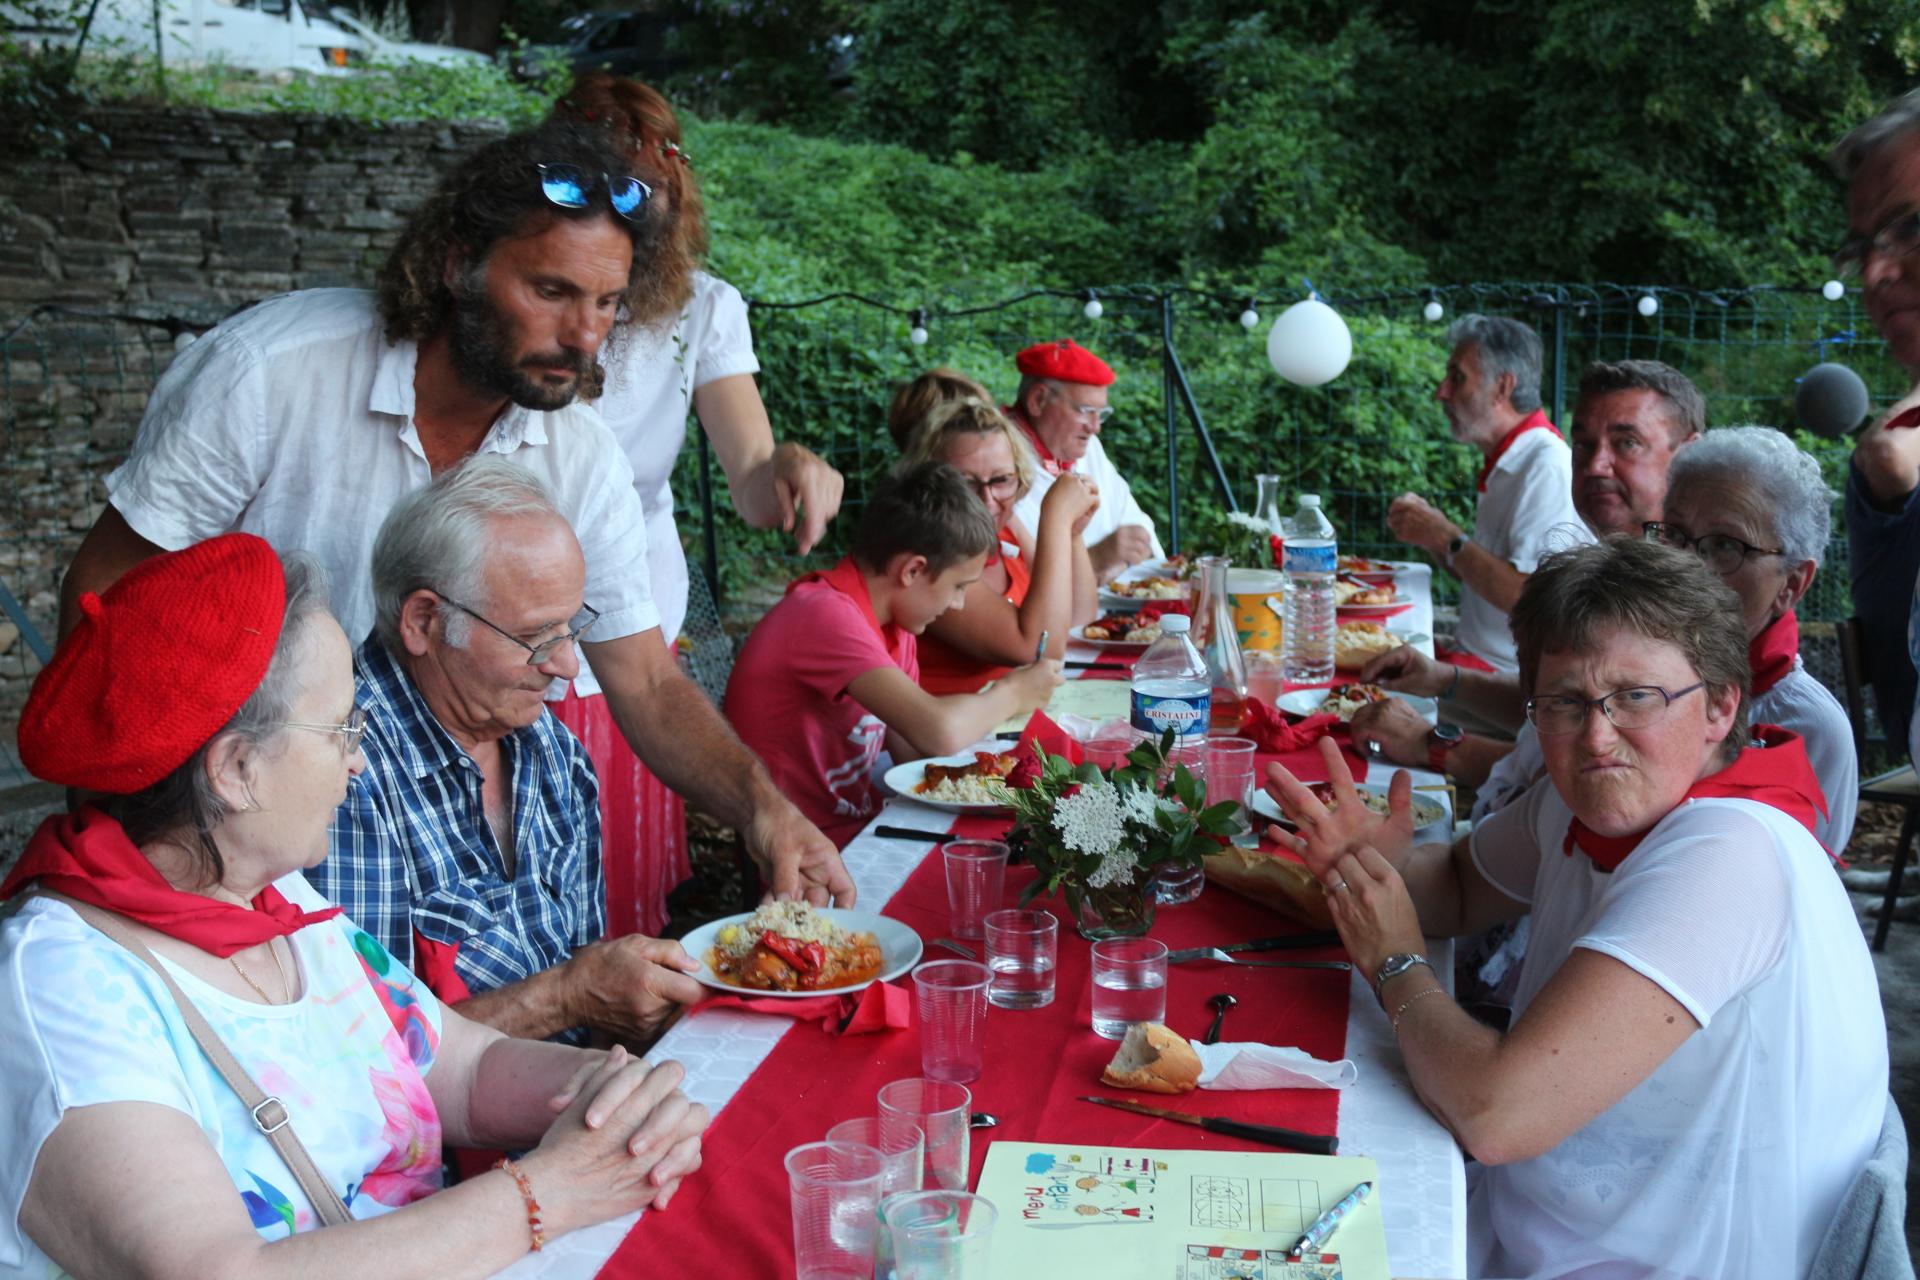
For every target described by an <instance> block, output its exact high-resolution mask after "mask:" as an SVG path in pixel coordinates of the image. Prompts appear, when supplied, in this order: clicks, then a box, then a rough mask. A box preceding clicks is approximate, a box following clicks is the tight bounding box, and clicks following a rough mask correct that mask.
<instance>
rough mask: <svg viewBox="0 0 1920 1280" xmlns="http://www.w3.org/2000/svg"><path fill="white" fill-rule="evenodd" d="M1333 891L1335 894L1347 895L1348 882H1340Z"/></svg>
mask: <svg viewBox="0 0 1920 1280" xmlns="http://www.w3.org/2000/svg"><path fill="white" fill-rule="evenodd" d="M1333 891H1334V892H1335V893H1345V892H1346V891H1347V882H1346V881H1345V880H1342V881H1340V883H1338V884H1336V885H1334V886H1333Z"/></svg>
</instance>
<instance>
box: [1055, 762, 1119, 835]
mask: <svg viewBox="0 0 1920 1280" xmlns="http://www.w3.org/2000/svg"><path fill="white" fill-rule="evenodd" d="M1053 822H1054V825H1055V826H1057V827H1059V828H1060V843H1061V844H1064V845H1065V846H1067V848H1069V849H1072V850H1074V851H1075V852H1076V853H1105V852H1106V851H1107V850H1109V849H1111V848H1113V847H1114V846H1115V845H1117V844H1119V843H1120V842H1121V841H1122V840H1124V839H1125V838H1126V834H1127V827H1126V816H1125V814H1123V813H1122V812H1121V808H1120V793H1119V792H1118V791H1116V790H1114V787H1113V784H1112V783H1110V782H1107V781H1105V780H1104V779H1103V780H1101V781H1099V782H1089V783H1086V784H1085V785H1083V786H1082V787H1081V788H1080V790H1079V791H1077V792H1075V793H1074V794H1073V795H1070V796H1062V797H1060V799H1058V800H1056V801H1055V802H1054V805H1053Z"/></svg>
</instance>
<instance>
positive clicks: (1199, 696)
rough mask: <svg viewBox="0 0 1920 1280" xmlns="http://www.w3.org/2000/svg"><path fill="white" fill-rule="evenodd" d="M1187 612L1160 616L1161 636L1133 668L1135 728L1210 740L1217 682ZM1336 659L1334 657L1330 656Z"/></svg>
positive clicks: (1155, 735)
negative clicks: (1195, 639)
mask: <svg viewBox="0 0 1920 1280" xmlns="http://www.w3.org/2000/svg"><path fill="white" fill-rule="evenodd" d="M1189 625H1191V620H1190V619H1189V618H1188V617H1187V616H1186V615H1185V614H1179V613H1167V614H1162V615H1161V617H1160V638H1159V639H1158V640H1155V641H1154V642H1153V643H1152V644H1151V645H1149V646H1148V648H1147V651H1146V652H1145V653H1143V654H1141V655H1140V661H1138V662H1136V663H1135V664H1134V667H1133V727H1134V729H1136V730H1137V731H1138V732H1140V733H1143V734H1146V735H1147V736H1149V737H1153V738H1158V737H1159V736H1160V735H1161V734H1163V733H1165V732H1166V731H1167V730H1168V729H1172V730H1173V731H1174V732H1175V733H1177V734H1179V735H1180V740H1181V741H1193V742H1201V741H1204V740H1205V738H1206V736H1207V716H1208V714H1209V709H1210V707H1211V705H1212V697H1211V696H1210V695H1211V692H1212V688H1213V682H1212V679H1211V677H1210V676H1209V674H1208V671H1207V660H1206V659H1205V658H1203V657H1201V656H1200V651H1199V650H1198V649H1196V648H1194V647H1193V640H1192V639H1191V638H1190V637H1189V636H1188V635H1187V628H1188V626H1189ZM1329 661H1331V659H1329Z"/></svg>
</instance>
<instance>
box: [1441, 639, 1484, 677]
mask: <svg viewBox="0 0 1920 1280" xmlns="http://www.w3.org/2000/svg"><path fill="white" fill-rule="evenodd" d="M1433 656H1434V658H1435V659H1437V660H1438V661H1440V662H1451V663H1452V664H1453V665H1454V666H1456V667H1465V668H1466V669H1467V670H1469V671H1491V670H1493V664H1492V663H1491V662H1488V661H1487V660H1486V659H1485V658H1478V657H1475V656H1474V655H1473V654H1471V653H1468V652H1467V651H1466V650H1465V649H1442V648H1440V647H1439V646H1437V645H1436V646H1435V647H1434V650H1433Z"/></svg>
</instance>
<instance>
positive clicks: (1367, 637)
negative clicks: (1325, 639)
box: [1333, 622, 1400, 671]
mask: <svg viewBox="0 0 1920 1280" xmlns="http://www.w3.org/2000/svg"><path fill="white" fill-rule="evenodd" d="M1399 647H1400V637H1399V636H1396V635H1394V634H1393V633H1392V632H1391V631H1389V630H1387V629H1386V628H1385V627H1383V626H1381V625H1380V624H1379V623H1377V622H1343V623H1341V624H1340V627H1339V629H1338V630H1337V631H1335V632H1334V634H1333V665H1334V669H1335V670H1338V671H1359V670H1360V669H1361V668H1362V667H1364V666H1366V665H1367V664H1368V663H1369V662H1371V661H1373V660H1374V659H1375V658H1377V657H1379V656H1380V655H1381V654H1383V653H1390V652H1392V651H1393V650H1394V649H1397V648H1399Z"/></svg>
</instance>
